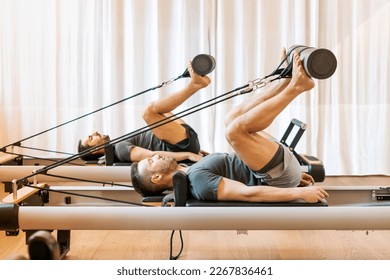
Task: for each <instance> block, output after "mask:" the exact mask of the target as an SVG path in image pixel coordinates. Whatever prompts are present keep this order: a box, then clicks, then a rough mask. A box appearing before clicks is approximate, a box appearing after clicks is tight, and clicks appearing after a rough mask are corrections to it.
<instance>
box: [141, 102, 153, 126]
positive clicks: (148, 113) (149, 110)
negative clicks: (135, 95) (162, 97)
mask: <svg viewBox="0 0 390 280" xmlns="http://www.w3.org/2000/svg"><path fill="white" fill-rule="evenodd" d="M155 115H156V112H155V110H154V104H153V102H152V103H150V104H148V105H147V106H146V107H145V109H144V110H143V111H142V118H143V119H144V120H145V122H146V123H149V121H150V120H151V119H152V117H153V116H155Z"/></svg>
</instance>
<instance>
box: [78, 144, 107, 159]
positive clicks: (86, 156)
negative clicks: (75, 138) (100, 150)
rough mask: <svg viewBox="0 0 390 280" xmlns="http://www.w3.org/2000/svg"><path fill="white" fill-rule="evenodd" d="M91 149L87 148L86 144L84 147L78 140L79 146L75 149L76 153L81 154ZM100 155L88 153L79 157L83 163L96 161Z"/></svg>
mask: <svg viewBox="0 0 390 280" xmlns="http://www.w3.org/2000/svg"><path fill="white" fill-rule="evenodd" d="M90 148H92V147H91V146H89V145H88V144H86V145H83V144H82V141H81V140H79V144H78V147H77V151H78V153H79V154H80V153H82V152H84V151H86V150H88V149H90ZM101 156H102V155H101V154H92V153H88V154H85V155H82V156H80V158H81V159H82V160H85V161H89V160H98V159H99V158H100V157H101Z"/></svg>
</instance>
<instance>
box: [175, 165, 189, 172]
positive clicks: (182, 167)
mask: <svg viewBox="0 0 390 280" xmlns="http://www.w3.org/2000/svg"><path fill="white" fill-rule="evenodd" d="M176 170H178V171H183V172H184V173H187V170H188V167H187V166H186V165H184V164H183V165H182V164H178V165H177V168H176Z"/></svg>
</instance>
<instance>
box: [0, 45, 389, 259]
mask: <svg viewBox="0 0 390 280" xmlns="http://www.w3.org/2000/svg"><path fill="white" fill-rule="evenodd" d="M294 49H296V50H298V51H299V53H300V54H301V57H302V56H303V65H304V68H305V70H306V72H307V73H308V74H309V75H311V76H312V77H314V78H320V79H321V78H322V79H323V78H327V77H329V76H330V75H332V74H333V72H334V71H335V68H336V65H337V62H336V61H335V58H334V56H332V55H333V54H331V53H330V52H329V51H326V50H325V51H324V50H323V49H313V48H308V47H304V46H293V47H292V48H291V49H290V50H289V52H288V55H287V60H288V59H290V61H291V57H290V56H292V50H294ZM316 52H317V53H316ZM329 53H330V54H329ZM313 54H314V55H313ZM324 61H326V62H327V63H326V65H327V66H328V68H327V69H325V70H324V69H321V67H320V68H318V67H315V66H316V65H318V64H321V63H323V62H324ZM281 64H282V63H281ZM281 64H280V65H281ZM280 65H279V66H278V68H277V69H276V70H275V71H274V72H273V73H271V75H268V76H266V77H265V78H262V79H256V80H253V81H251V82H249V83H248V84H247V85H245V86H242V87H239V88H237V89H235V90H233V91H231V92H229V93H228V94H230V93H234V92H238V94H245V93H248V92H251V91H254V90H257V89H258V88H261V87H263V86H264V85H265V84H267V83H268V82H272V81H273V80H275V79H278V78H280V77H286V76H288V75H289V73H290V72H291V63H290V64H289V66H288V67H287V68H285V69H280ZM183 74H184V73H183ZM329 74H330V75H329ZM275 75H276V76H277V77H276V78H272V77H273V76H275ZM172 81H173V80H170V81H169V83H170V82H172ZM163 84H164V83H163ZM165 84H167V83H165ZM223 96H225V95H223ZM218 98H219V97H218ZM229 98H231V97H227V98H224V99H222V100H219V101H216V99H214V100H212V101H213V102H214V103H213V104H212V105H214V104H217V103H219V102H222V101H224V100H227V99H229ZM200 106H203V104H200ZM203 108H205V107H202V108H195V110H193V111H192V112H181V113H182V114H181V115H180V116H178V115H176V116H174V118H173V119H170V120H164V121H163V122H161V123H156V124H154V125H152V126H151V127H147V129H151V128H153V127H156V126H157V125H158V126H160V125H164V124H166V123H167V122H169V121H173V120H175V117H177V118H179V117H183V116H186V115H188V114H190V113H193V112H196V111H199V110H200V109H203ZM179 114H180V113H179ZM290 126H291V129H289V128H288V129H287V131H286V134H285V135H284V136H283V138H282V141H281V142H282V143H283V141H286V140H287V138H288V136H289V134H290V133H291V131H292V128H293V127H294V126H298V127H299V129H298V133H297V135H296V137H295V138H294V140H293V141H292V142H291V144H289V146H290V149H292V152H293V153H294V154H295V156H296V157H297V158H298V160H299V162H300V163H301V165H302V166H303V167H304V168H306V172H308V173H309V174H310V172H312V173H311V174H312V175H314V176H313V177H315V178H316V181H322V180H323V177H324V176H325V171H324V169H323V166H322V163H321V162H320V161H319V160H318V159H316V158H315V157H310V156H305V155H298V154H297V153H296V152H295V151H294V148H295V145H296V143H297V142H298V141H299V138H300V137H301V136H302V133H303V131H304V130H305V128H306V126H305V125H304V124H302V123H301V122H299V121H296V120H293V121H292V124H290ZM144 129H145V128H142V129H140V130H137V131H135V132H132V133H130V134H127V135H124V136H123V137H119V138H117V139H114V141H113V142H111V143H109V144H115V143H118V142H119V141H122V140H123V139H125V138H127V137H130V136H132V135H134V133H138V132H143V131H144ZM297 137H298V138H297ZM283 144H285V145H288V144H287V142H284V143H283ZM102 147H103V146H99V147H94V149H97V148H102ZM104 147H105V146H104ZM88 152H90V151H88V150H87V151H85V152H84V153H88ZM80 155H81V154H79V155H75V156H72V157H69V158H67V159H66V160H65V161H62V162H60V163H58V164H53V165H51V166H48V167H44V168H42V169H40V170H38V171H37V172H36V174H33V175H27V176H26V177H24V178H22V179H19V180H16V182H14V186H16V187H14V190H16V189H17V187H18V186H19V184H21V185H23V184H25V183H27V185H26V186H27V187H32V186H31V185H29V184H28V180H27V179H28V178H31V177H33V176H34V177H35V176H36V175H48V173H49V171H50V170H51V169H53V168H56V169H57V168H60V166H62V165H63V164H65V163H68V162H70V161H71V160H74V159H75V158H78V157H79V156H80ZM321 166H322V167H321ZM114 168H118V167H114ZM313 172H314V173H313ZM129 175H130V174H128V176H129ZM321 178H322V179H321ZM174 185H175V187H174V192H173V193H171V194H169V195H168V196H167V197H164V198H163V199H162V201H163V204H164V205H168V204H167V201H173V205H174V206H177V207H129V205H126V206H124V205H125V204H124V201H115V202H114V201H113V202H114V203H115V204H112V205H102V206H99V207H96V205H94V206H91V205H88V204H85V205H81V204H77V203H72V200H73V199H70V200H69V199H68V200H66V199H65V203H64V200H62V203H61V204H57V205H55V204H52V205H50V204H49V201H50V200H51V198H50V197H48V196H47V193H49V192H50V193H51V192H53V189H52V188H51V187H50V186H48V185H45V184H42V185H41V188H40V189H36V191H34V194H29V195H26V197H25V198H26V199H22V200H20V201H17V202H16V200H12V201H13V203H8V204H2V205H0V229H1V230H5V231H6V233H7V234H9V235H12V234H16V233H17V232H18V231H19V230H25V231H26V232H27V231H29V232H35V231H37V230H41V229H44V230H48V231H52V230H57V231H58V233H61V234H59V235H58V237H57V240H58V243H60V245H61V246H60V247H61V255H62V256H64V255H66V252H67V251H68V250H69V245H70V230H72V229H92V230H94V229H96V230H98V229H124V230H126V229H129V230H142V229H152V230H153V229H160V230H164V229H167V230H168V229H169V230H196V229H206V230H227V229H233V230H251V229H257V230H261V229H269V230H272V229H274V230H279V229H313V230H314V229H339V230H355V229H363V230H366V229H367V230H368V229H370V230H375V229H390V223H388V222H387V221H388V220H389V217H390V208H389V207H383V206H390V205H389V202H388V201H387V200H388V198H390V195H389V188H387V187H345V188H342V187H341V188H340V187H333V188H325V189H326V190H327V191H328V193H330V198H329V199H328V201H326V202H325V201H323V202H319V203H316V204H308V203H302V202H301V201H293V202H288V203H272V204H270V203H241V202H221V203H220V202H204V201H202V202H200V201H196V200H194V199H193V198H192V197H191V195H189V193H190V192H189V190H188V182H187V177H186V176H185V174H182V173H177V174H175V178H174ZM22 189H23V188H22ZM22 189H21V190H22ZM21 190H19V191H21ZM126 191H128V190H126ZM16 192H17V191H16ZM351 192H352V193H353V195H351ZM65 195H66V194H65ZM32 197H35V200H34V198H32ZM67 202H70V203H67ZM116 203H118V204H116ZM34 205H39V206H34ZM42 205H46V206H45V207H41V206H42ZM54 205H55V206H54ZM75 205H79V206H77V207H72V206H75ZM140 205H142V204H140ZM140 205H136V204H135V203H133V204H132V206H140ZM142 206H144V205H142ZM183 206H186V207H183ZM216 206H218V207H216ZM232 206H234V207H232ZM307 207H310V211H308V208H307ZM179 255H180V254H179ZM179 255H178V256H179ZM178 256H177V257H178ZM171 257H172V254H171Z"/></svg>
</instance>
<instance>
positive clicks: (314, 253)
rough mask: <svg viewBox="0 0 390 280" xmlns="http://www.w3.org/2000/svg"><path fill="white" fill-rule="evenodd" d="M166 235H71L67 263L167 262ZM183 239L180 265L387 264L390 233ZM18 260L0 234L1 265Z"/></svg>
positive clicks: (17, 244)
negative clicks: (227, 262)
mask: <svg viewBox="0 0 390 280" xmlns="http://www.w3.org/2000/svg"><path fill="white" fill-rule="evenodd" d="M319 185H372V186H378V185H380V186H390V177H385V176H367V177H328V178H326V180H325V182H323V183H321V184H319ZM1 196H4V193H0V197H1ZM53 234H55V232H54V233H53ZM170 234H171V232H170V231H114V230H112V231H108V230H104V231H87V230H85V231H76V230H75V231H72V233H71V235H72V236H71V249H70V251H69V252H68V254H67V256H66V259H69V260H112V259H114V260H126V259H129V260H166V259H168V258H169V238H170ZM183 239H184V249H183V252H182V254H181V257H180V259H182V260H186V259H187V260H189V259H191V260H207V259H212V260H216V259H223V260H234V259H238V260H246V259H248V260H249V259H270V260H279V259H283V260H325V259H330V260H355V259H362V260H390V242H389V239H390V231H370V232H366V231H334V230H332V231H298V230H290V231H283V230H280V231H248V234H237V232H236V231H184V232H183ZM178 241H179V238H178V235H176V236H175V243H174V251H173V252H174V254H175V253H177V252H178V243H179V242H178ZM20 255H22V256H26V257H27V256H28V253H27V246H26V245H25V234H24V233H23V232H21V233H20V234H19V236H16V237H6V236H5V233H4V232H0V259H10V258H13V257H14V256H20Z"/></svg>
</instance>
